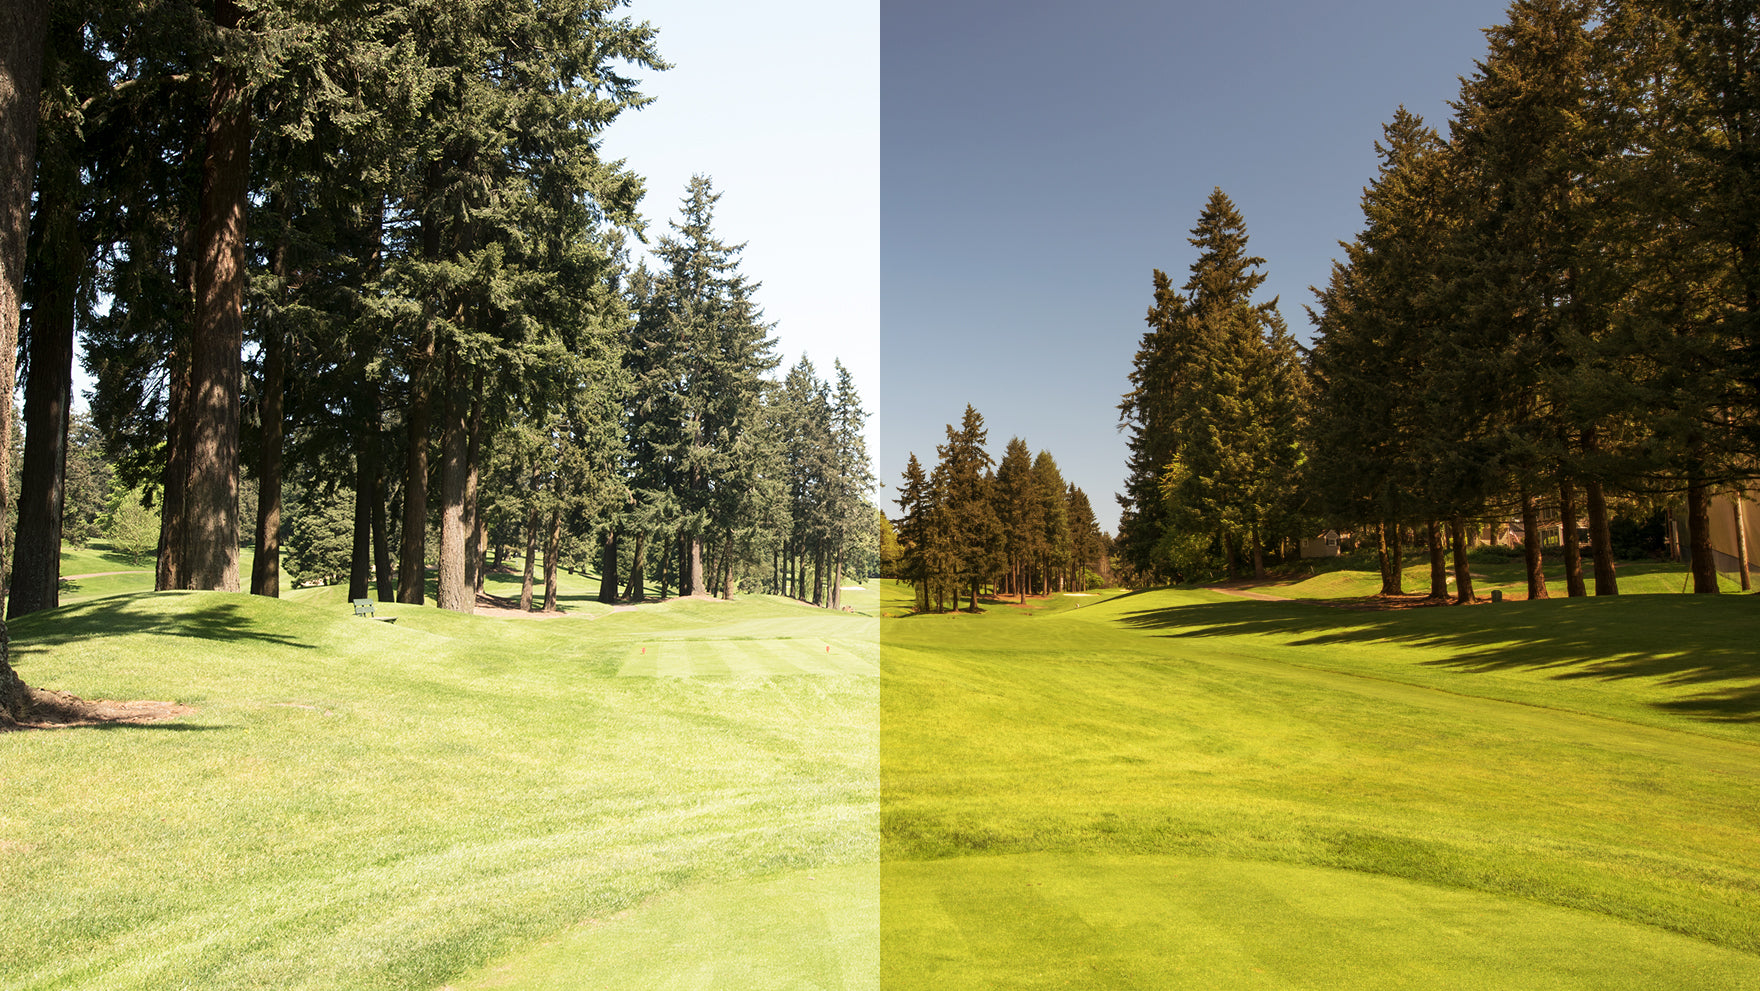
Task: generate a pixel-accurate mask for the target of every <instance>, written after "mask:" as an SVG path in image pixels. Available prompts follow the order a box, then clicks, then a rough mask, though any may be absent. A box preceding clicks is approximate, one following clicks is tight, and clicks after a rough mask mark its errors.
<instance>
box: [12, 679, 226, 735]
mask: <svg viewBox="0 0 1760 991" xmlns="http://www.w3.org/2000/svg"><path fill="white" fill-rule="evenodd" d="M26 691H27V693H28V695H29V699H30V708H29V709H28V710H26V712H25V716H24V719H22V720H20V721H19V723H18V725H17V727H4V728H5V729H11V728H16V729H21V730H24V729H67V728H69V727H73V726H116V725H136V726H139V725H144V724H146V723H156V722H161V721H163V720H166V719H171V718H173V717H175V716H187V715H189V714H190V713H192V712H194V711H196V710H195V709H194V708H192V707H190V706H187V705H178V704H177V703H176V702H153V701H139V702H112V701H110V700H108V699H98V700H96V701H87V700H86V699H82V698H80V697H79V696H77V695H71V694H69V693H67V692H57V691H50V690H46V689H42V688H30V689H26Z"/></svg>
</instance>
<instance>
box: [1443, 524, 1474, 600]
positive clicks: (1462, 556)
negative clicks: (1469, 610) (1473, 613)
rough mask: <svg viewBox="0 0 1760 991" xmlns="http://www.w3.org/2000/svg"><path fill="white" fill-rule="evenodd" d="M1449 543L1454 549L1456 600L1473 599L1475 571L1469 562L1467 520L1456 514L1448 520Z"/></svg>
mask: <svg viewBox="0 0 1760 991" xmlns="http://www.w3.org/2000/svg"><path fill="white" fill-rule="evenodd" d="M1448 536H1449V543H1450V544H1452V545H1453V549H1454V601H1455V602H1456V603H1457V604H1461V603H1467V602H1472V601H1473V571H1472V567H1471V565H1469V564H1468V563H1467V521H1466V520H1464V519H1462V518H1461V516H1460V514H1458V513H1457V514H1455V515H1454V516H1452V517H1450V518H1449V521H1448Z"/></svg>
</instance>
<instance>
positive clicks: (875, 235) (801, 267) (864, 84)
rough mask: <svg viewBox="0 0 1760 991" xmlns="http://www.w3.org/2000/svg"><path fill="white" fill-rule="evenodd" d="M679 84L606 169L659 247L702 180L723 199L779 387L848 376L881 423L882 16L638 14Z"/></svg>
mask: <svg viewBox="0 0 1760 991" xmlns="http://www.w3.org/2000/svg"><path fill="white" fill-rule="evenodd" d="M626 13H628V15H629V16H631V17H634V18H635V19H637V20H645V21H648V22H649V23H651V24H653V25H654V26H655V27H656V28H658V29H659V32H660V35H659V42H658V46H659V49H660V54H661V56H662V57H663V58H665V59H666V60H667V61H668V62H671V63H672V64H673V68H672V69H670V70H668V71H666V72H663V73H652V74H648V75H647V76H646V77H645V78H644V79H643V85H642V91H643V92H644V93H647V94H649V95H652V96H654V97H655V98H656V99H655V102H654V103H652V104H650V105H649V106H647V107H644V108H642V109H641V110H639V111H637V112H635V113H633V114H630V115H628V116H627V117H624V118H620V119H619V120H618V122H617V123H616V124H614V125H613V126H612V127H611V129H610V130H609V131H608V132H606V135H605V142H604V153H605V154H606V155H607V156H609V157H612V158H627V159H628V160H629V164H630V166H631V167H632V168H634V169H635V171H636V172H638V173H640V174H641V175H643V176H645V177H646V178H647V195H646V197H645V198H644V200H643V209H642V212H643V214H644V216H646V217H647V218H649V232H650V233H649V239H650V241H653V240H654V239H655V238H657V237H658V236H659V235H661V234H665V233H668V232H669V231H670V228H669V227H668V226H667V222H668V221H669V220H675V219H677V217H678V207H679V202H680V200H681V199H682V198H683V196H684V191H685V185H686V183H688V182H689V180H690V177H691V175H692V174H694V173H703V174H705V175H708V176H709V177H711V178H712V179H713V180H714V186H715V189H716V190H717V191H719V192H720V193H721V200H720V202H719V203H717V204H716V209H715V227H716V230H717V232H718V233H719V234H720V236H721V238H722V239H723V240H725V241H728V242H731V243H739V242H741V241H743V242H745V243H746V249H745V252H744V254H743V255H742V256H741V271H743V272H744V273H745V274H746V276H747V277H748V278H751V279H755V280H757V281H759V282H761V283H763V285H762V288H761V289H760V290H759V292H758V294H757V298H758V302H759V303H760V304H762V305H763V307H764V312H765V316H766V317H767V318H768V319H769V320H772V321H774V322H775V323H776V336H777V338H778V341H779V344H780V346H779V348H778V352H779V353H780V355H781V358H782V366H781V367H780V368H779V369H778V370H777V373H776V374H777V375H778V376H780V375H781V374H783V372H785V371H786V370H787V369H788V367H789V366H791V365H793V364H794V363H795V362H796V361H797V360H799V359H800V357H801V355H802V354H805V355H806V356H807V357H808V358H810V359H811V360H812V362H813V365H814V367H815V369H816V370H817V372H818V375H819V377H820V378H822V379H825V380H827V381H834V380H833V374H834V370H833V368H832V362H833V361H834V360H841V361H842V362H843V364H844V366H845V367H847V368H848V369H849V370H850V374H851V375H852V377H853V378H854V381H855V384H856V388H857V389H858V390H859V391H860V393H861V395H862V399H863V401H864V402H865V404H866V405H867V408H868V410H869V411H870V413H872V414H874V415H872V416H871V417H870V419H869V421H868V426H869V431H868V435H869V441H868V445H869V454H870V455H876V454H877V453H878V451H877V446H878V440H877V438H878V433H879V424H880V417H879V415H878V413H879V404H880V246H879V244H880V46H879V35H880V5H879V3H878V0H861V2H855V3H845V2H834V3H818V2H813V0H744V2H741V3H738V4H732V3H725V2H720V0H633V2H632V3H631V5H630V6H629V7H628V8H626Z"/></svg>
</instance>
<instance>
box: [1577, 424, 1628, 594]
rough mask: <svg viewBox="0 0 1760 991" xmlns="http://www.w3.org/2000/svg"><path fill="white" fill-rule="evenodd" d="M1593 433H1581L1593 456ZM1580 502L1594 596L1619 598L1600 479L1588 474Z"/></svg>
mask: <svg viewBox="0 0 1760 991" xmlns="http://www.w3.org/2000/svg"><path fill="white" fill-rule="evenodd" d="M1596 443H1597V441H1596V437H1595V431H1594V430H1585V431H1583V434H1582V446H1583V451H1584V453H1586V454H1589V455H1591V456H1592V455H1594V453H1595V450H1596ZM1583 499H1584V502H1585V503H1587V505H1588V509H1589V548H1590V550H1591V552H1592V553H1593V554H1594V556H1595V594H1596V595H1618V594H1619V579H1618V577H1617V576H1616V575H1615V573H1614V569H1613V531H1612V529H1611V528H1610V527H1609V526H1608V517H1607V497H1606V496H1605V495H1604V494H1603V493H1602V491H1601V480H1600V479H1598V478H1596V477H1594V476H1593V475H1591V476H1590V477H1588V478H1585V479H1584V480H1583Z"/></svg>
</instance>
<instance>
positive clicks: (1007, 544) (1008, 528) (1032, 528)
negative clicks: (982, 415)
mask: <svg viewBox="0 0 1760 991" xmlns="http://www.w3.org/2000/svg"><path fill="white" fill-rule="evenodd" d="M1036 481H1037V479H1036V478H1035V476H1034V475H1033V456H1032V453H1031V452H1030V451H1028V450H1027V442H1026V441H1023V440H1021V439H1020V438H1019V437H1011V438H1009V441H1008V446H1007V447H1006V448H1004V449H1003V453H1002V460H1001V461H999V462H997V465H996V484H995V486H994V494H995V497H996V507H995V509H996V516H997V518H998V519H999V520H1000V521H1001V523H1002V540H1003V549H1004V550H1003V552H1004V554H1005V555H1006V558H1007V562H1008V583H1009V585H1010V588H1009V589H1008V590H1009V591H1012V592H1014V593H1015V595H1016V596H1017V597H1018V599H1019V601H1021V602H1025V601H1027V584H1028V578H1027V575H1028V573H1029V569H1033V570H1037V569H1036V568H1034V567H1033V566H1034V565H1037V564H1038V563H1039V561H1040V560H1041V559H1042V558H1043V556H1044V552H1043V550H1042V548H1041V545H1042V544H1043V542H1044V539H1045V533H1044V530H1045V526H1044V506H1043V504H1042V502H1041V501H1040V499H1039V490H1038V486H1037V485H1036V484H1035V482H1036Z"/></svg>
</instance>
